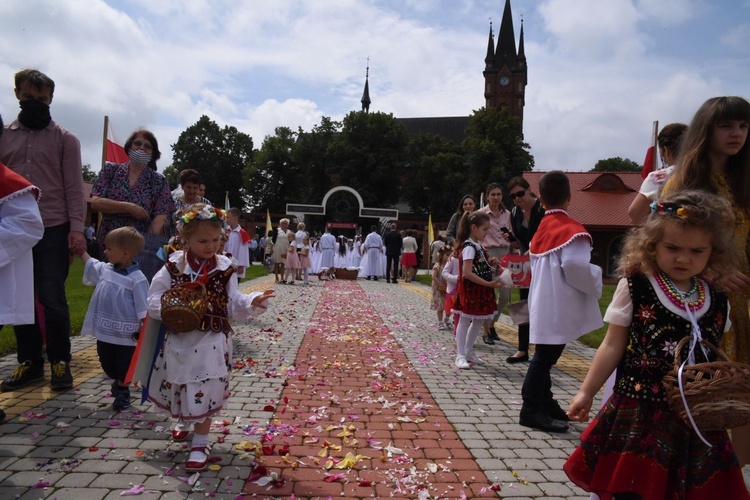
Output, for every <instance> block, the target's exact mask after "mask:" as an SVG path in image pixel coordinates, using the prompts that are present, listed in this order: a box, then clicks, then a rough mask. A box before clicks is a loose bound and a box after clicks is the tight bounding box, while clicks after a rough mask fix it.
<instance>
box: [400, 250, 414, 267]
mask: <svg viewBox="0 0 750 500" xmlns="http://www.w3.org/2000/svg"><path fill="white" fill-rule="evenodd" d="M401 265H402V266H408V267H416V266H417V254H416V253H404V255H402V256H401Z"/></svg>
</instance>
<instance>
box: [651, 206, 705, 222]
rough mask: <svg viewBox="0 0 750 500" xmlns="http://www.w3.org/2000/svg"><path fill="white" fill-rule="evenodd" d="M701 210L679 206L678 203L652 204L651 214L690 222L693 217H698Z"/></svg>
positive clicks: (694, 207)
mask: <svg viewBox="0 0 750 500" xmlns="http://www.w3.org/2000/svg"><path fill="white" fill-rule="evenodd" d="M699 210H700V209H699V208H698V207H696V206H694V205H678V204H676V203H657V202H653V203H651V213H652V214H656V215H663V216H672V217H679V218H680V219H685V220H688V219H689V218H690V216H691V215H698V214H697V213H696V212H698V211H699Z"/></svg>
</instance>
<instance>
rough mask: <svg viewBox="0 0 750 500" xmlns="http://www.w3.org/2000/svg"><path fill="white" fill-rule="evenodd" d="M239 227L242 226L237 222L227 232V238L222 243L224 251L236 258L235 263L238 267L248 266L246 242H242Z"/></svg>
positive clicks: (248, 253)
mask: <svg viewBox="0 0 750 500" xmlns="http://www.w3.org/2000/svg"><path fill="white" fill-rule="evenodd" d="M240 229H242V228H241V227H240V225H239V224H237V227H235V228H234V229H232V230H231V231H230V232H229V239H228V240H227V242H226V244H225V245H224V251H225V252H227V253H229V254H232V257H234V258H235V259H237V265H238V266H239V267H242V268H248V267H250V252H249V251H248V248H247V247H248V244H247V243H244V244H243V243H242V235H241V234H240Z"/></svg>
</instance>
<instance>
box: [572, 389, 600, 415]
mask: <svg viewBox="0 0 750 500" xmlns="http://www.w3.org/2000/svg"><path fill="white" fill-rule="evenodd" d="M593 403H594V399H593V398H591V397H589V396H587V395H586V394H583V393H582V392H579V393H578V394H576V395H575V397H574V398H573V399H572V400H571V401H570V406H569V407H568V418H569V419H571V420H573V421H574V422H588V421H589V412H590V411H591V405H592V404H593Z"/></svg>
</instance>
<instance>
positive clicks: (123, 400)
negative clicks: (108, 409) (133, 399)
mask: <svg viewBox="0 0 750 500" xmlns="http://www.w3.org/2000/svg"><path fill="white" fill-rule="evenodd" d="M112 395H113V396H114V397H115V402H114V403H112V409H113V410H114V411H122V410H124V409H125V408H130V389H128V388H127V387H121V386H120V385H119V384H118V383H117V382H115V383H113V384H112Z"/></svg>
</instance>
